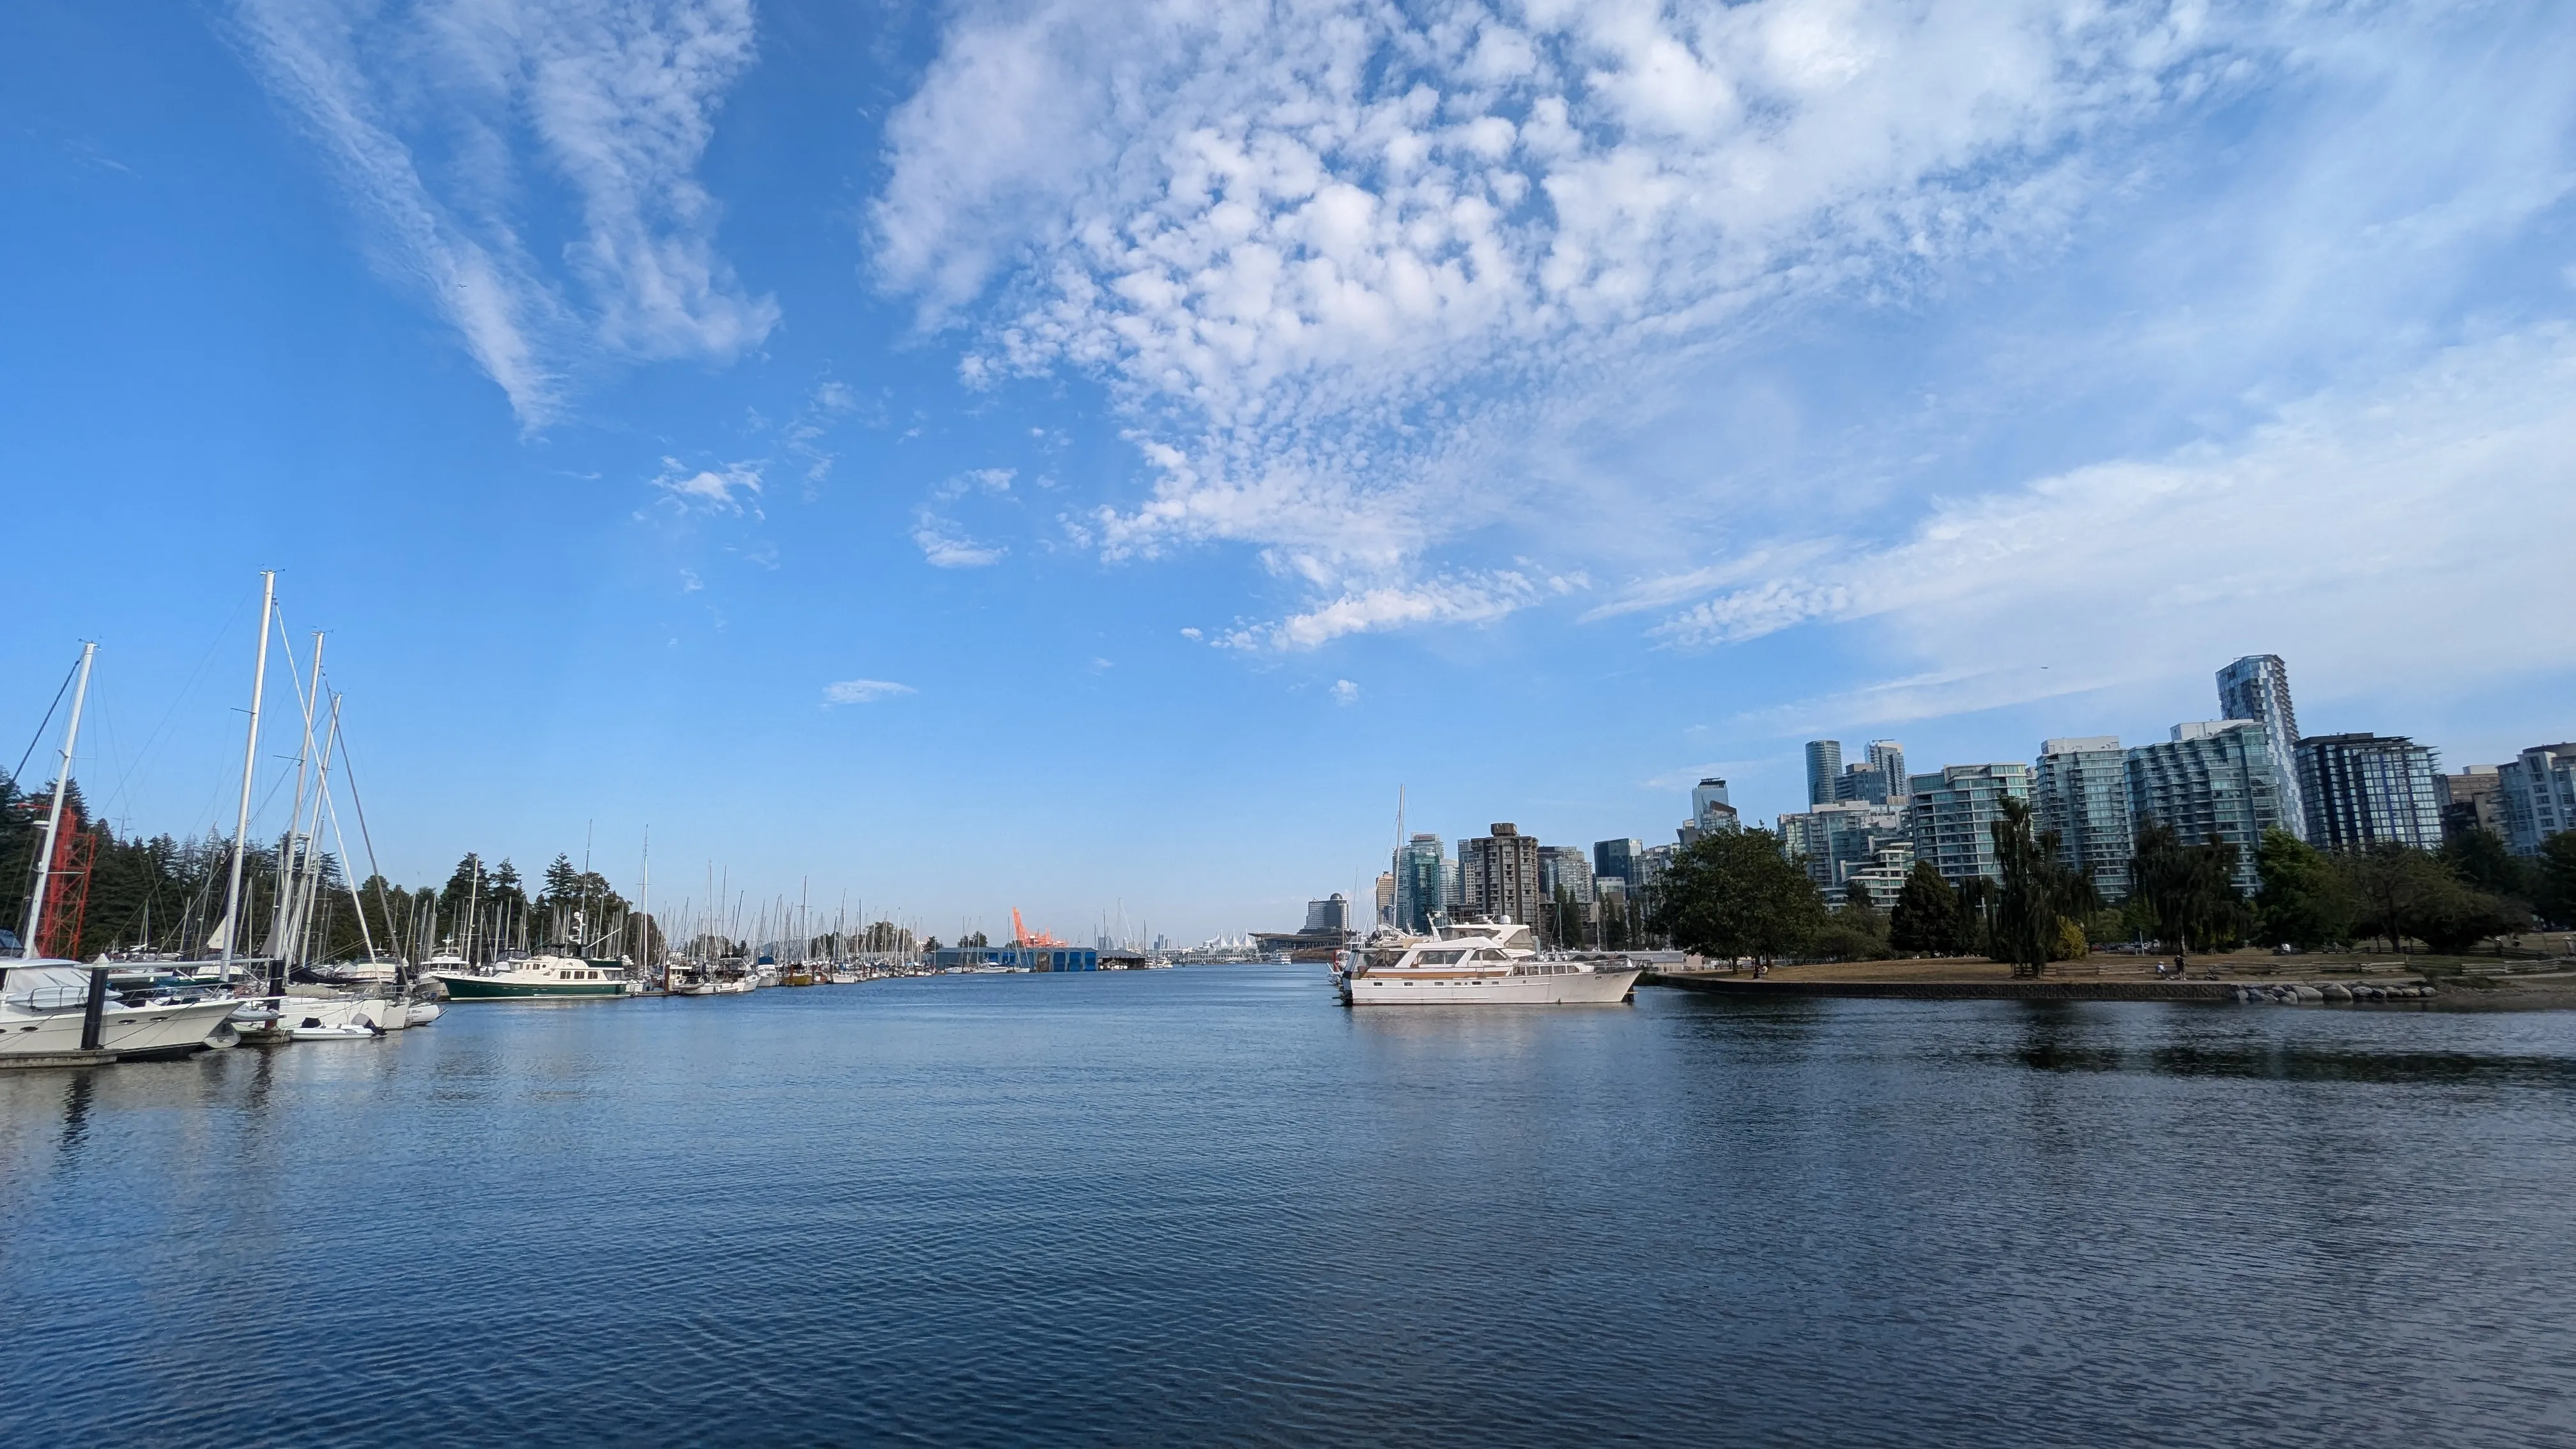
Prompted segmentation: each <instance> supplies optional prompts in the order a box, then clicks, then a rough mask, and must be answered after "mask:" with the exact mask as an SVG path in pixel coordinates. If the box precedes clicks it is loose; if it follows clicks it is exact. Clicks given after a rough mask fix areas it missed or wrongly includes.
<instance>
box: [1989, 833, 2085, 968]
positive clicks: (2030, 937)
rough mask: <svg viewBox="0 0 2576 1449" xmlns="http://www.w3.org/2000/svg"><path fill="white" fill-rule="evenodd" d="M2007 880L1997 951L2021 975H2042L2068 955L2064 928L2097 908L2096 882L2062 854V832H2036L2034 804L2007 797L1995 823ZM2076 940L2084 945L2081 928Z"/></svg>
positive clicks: (1998, 914) (1997, 920) (2000, 889)
mask: <svg viewBox="0 0 2576 1449" xmlns="http://www.w3.org/2000/svg"><path fill="white" fill-rule="evenodd" d="M1990 828H1991V830H1992V832H1993V835H1994V842H1995V864H1996V868H1997V871H1998V873H1999V874H2000V875H2001V877H2002V879H2001V880H1999V881H1998V882H1996V886H1995V891H1994V907H1995V910H1994V933H1993V935H1994V951H1993V954H1994V956H1995V958H1996V959H1998V960H2002V961H2010V962H2011V963H2012V967H2013V974H2014V975H2016V976H2038V975H2041V974H2043V973H2044V972H2046V971H2047V969H2048V963H2049V961H2050V959H2051V958H2052V957H2056V956H2059V955H2062V954H2065V950H2066V946H2067V941H2066V939H2065V936H2064V933H2063V932H2062V931H2061V929H2060V927H2061V926H2063V925H2065V924H2068V919H2067V918H2068V917H2070V916H2081V915H2082V914H2083V913H2084V912H2086V911H2089V910H2091V909H2092V908H2093V906H2094V904H2095V901H2094V897H2093V883H2092V881H2091V880H2090V879H2089V878H2087V877H2086V876H2084V875H2082V874H2080V873H2078V872H2075V871H2070V870H2068V869H2067V868H2066V867H2065V866H2064V865H2063V864H2061V863H2060V862H2059V860H2058V858H2057V848H2058V838H2057V832H2055V831H2053V830H2050V831H2038V832H2034V830H2033V828H2032V824H2031V813H2030V803H2029V802H2028V801H2025V800H2014V799H2009V798H2008V799H2006V800H2005V801H2004V802H2003V813H2002V814H2001V815H2000V816H1999V817H1998V818H1997V819H1996V820H1995V821H1994V822H1993V824H1992V826H1991V827H1990ZM2075 940H2076V944H2078V945H2079V946H2080V945H2081V943H2082V940H2083V936H2082V933H2081V930H2080V928H2079V930H2078V933H2077V935H2076V938H2075Z"/></svg>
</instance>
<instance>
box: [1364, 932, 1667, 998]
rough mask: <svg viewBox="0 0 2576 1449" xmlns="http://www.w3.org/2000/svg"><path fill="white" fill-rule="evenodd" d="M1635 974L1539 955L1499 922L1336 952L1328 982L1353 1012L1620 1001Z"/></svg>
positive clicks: (1526, 938)
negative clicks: (1368, 1008) (1362, 1008)
mask: <svg viewBox="0 0 2576 1449" xmlns="http://www.w3.org/2000/svg"><path fill="white" fill-rule="evenodd" d="M1642 974H1643V973H1642V972H1640V971H1639V970H1638V969H1637V968H1636V967H1633V966H1628V965H1624V964H1621V965H1611V964H1608V963H1604V962H1593V961H1574V960H1568V959H1566V958H1563V957H1558V956H1547V955H1542V954H1540V953H1539V951H1538V949H1537V942H1536V940H1535V938H1533V937H1532V935H1531V934H1530V928H1529V927H1527V926H1518V925H1514V924H1512V923H1511V922H1509V921H1504V922H1500V923H1497V924H1475V925H1464V926H1452V927H1450V928H1449V929H1447V930H1445V931H1443V932H1441V933H1440V934H1439V935H1437V936H1434V937H1432V938H1431V939H1429V940H1417V941H1410V942H1405V943H1400V944H1399V945H1396V946H1377V947H1375V948H1363V949H1361V950H1358V951H1349V952H1344V953H1343V956H1342V960H1341V961H1340V962H1339V963H1338V964H1337V967H1336V970H1335V972H1334V977H1335V984H1336V985H1337V986H1338V987H1339V988H1340V991H1341V994H1342V1000H1344V1001H1345V1002H1348V1003H1349V1004H1351V1005H1353V1006H1469V1005H1477V1006H1485V1005H1491V1006H1565V1005H1574V1004H1582V1003H1591V1004H1608V1003H1613V1002H1620V1001H1625V1000H1627V999H1628V993H1630V992H1631V991H1634V990H1635V989H1636V986H1637V978H1638V977H1639V976H1640V975H1642Z"/></svg>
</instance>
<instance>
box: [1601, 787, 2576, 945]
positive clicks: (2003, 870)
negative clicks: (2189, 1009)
mask: <svg viewBox="0 0 2576 1449" xmlns="http://www.w3.org/2000/svg"><path fill="white" fill-rule="evenodd" d="M1990 839H1991V841H1992V844H1993V848H1994V862H1995V870H1994V873H1993V874H1992V875H1991V876H1985V875H1978V876H1969V877H1967V878H1965V879H1962V880H1959V881H1956V882H1953V881H1951V880H1948V879H1946V878H1945V877H1943V875H1942V874H1941V872H1940V871H1939V870H1938V869H1937V868H1935V867H1934V866H1933V864H1932V863H1931V862H1929V861H1917V862H1916V863H1915V865H1914V869H1913V871H1912V873H1911V874H1910V875H1909V876H1908V877H1907V878H1906V881H1905V885H1904V887H1903V889H1902V891H1901V892H1900V893H1899V895H1898V898H1897V901H1896V903H1895V906H1894V908H1893V909H1892V910H1889V911H1886V912H1881V911H1879V910H1878V909H1877V908H1876V907H1875V905H1874V904H1873V903H1872V902H1871V901H1870V899H1869V897H1868V895H1867V894H1866V892H1864V891H1863V890H1862V889H1861V888H1860V886H1859V884H1858V883H1857V882H1855V883H1854V884H1853V885H1852V887H1851V888H1850V891H1849V896H1848V899H1847V900H1846V901H1845V903H1844V905H1843V908H1842V909H1841V910H1840V911H1832V912H1829V911H1828V910H1827V909H1826V902H1825V897H1824V893H1823V892H1822V891H1820V890H1819V889H1817V887H1816V884H1815V882H1814V881H1813V880H1812V879H1811V878H1810V877H1809V876H1808V874H1807V870H1806V864H1805V861H1804V860H1803V858H1802V857H1799V856H1797V855H1794V854H1792V853H1791V852H1790V851H1788V850H1787V849H1786V848H1785V847H1784V845H1783V843H1782V841H1781V838H1780V837H1779V836H1778V835H1777V834H1776V833H1774V832H1772V831H1769V830H1763V829H1758V828H1744V829H1736V830H1720V831H1712V832H1709V833H1707V834H1704V835H1702V836H1701V837H1700V838H1699V840H1698V841H1696V842H1694V843H1693V844H1691V845H1689V846H1686V847H1684V848H1683V849H1682V850H1681V851H1680V852H1679V853H1678V854H1677V855H1676V857H1675V858H1674V861H1673V864H1672V867H1671V868H1670V869H1669V870H1667V871H1666V872H1665V873H1664V875H1663V876H1662V877H1661V878H1660V879H1659V880H1657V881H1656V882H1655V885H1654V888H1653V890H1652V892H1651V893H1650V899H1649V902H1648V906H1647V911H1646V917H1647V925H1648V927H1649V928H1650V929H1651V930H1652V931H1653V932H1655V933H1658V934H1661V935H1663V936H1664V937H1666V938H1668V939H1669V940H1670V941H1671V942H1672V944H1673V945H1674V946H1675V947H1677V948H1679V949H1682V950H1687V951H1691V952H1694V953H1696V954H1699V955H1703V956H1713V957H1724V958H1726V959H1729V960H1737V959H1750V960H1752V961H1754V962H1756V963H1757V964H1761V965H1769V964H1771V963H1773V962H1777V961H1779V960H1783V959H1789V958H1801V959H1822V960H1842V961H1859V960H1875V959H1880V958H1883V957H1887V956H1983V957H1986V958H1987V959H1989V960H1995V961H2004V962H2009V963H2011V965H2012V966H2013V968H2014V970H2015V972H2016V974H2021V975H2039V974H2041V973H2042V972H2044V971H2045V970H2046V969H2047V966H2048V963H2049V962H2051V961H2062V960H2070V959H2074V958H2076V957H2080V956H2083V955H2085V954H2086V953H2087V952H2088V951H2089V950H2090V949H2091V948H2092V946H2093V945H2095V944H2098V943H2103V942H2108V941H2113V940H2131V941H2139V942H2148V941H2152V942H2155V943H2157V944H2158V945H2159V946H2161V947H2162V948H2164V949H2166V950H2170V951H2173V952H2176V953H2177V954H2181V953H2188V952H2208V951H2224V950H2231V949H2234V948H2236V947H2239V946H2243V945H2246V944H2249V943H2251V944H2259V945H2266V946H2289V947H2294V948H2296V949H2300V950H2310V951H2314V950H2329V949H2336V948H2342V947H2350V946H2354V945H2358V944H2360V943H2361V942H2364V941H2371V940H2375V941H2378V942H2380V943H2382V944H2384V945H2385V946H2386V947H2387V949H2389V950H2391V951H2401V950H2404V949H2407V947H2408V945H2409V943H2414V944H2418V945H2421V946H2422V947H2424V948H2425V949H2427V950H2429V951H2433V952H2436V953H2441V954H2458V953H2463V952H2467V951H2469V950H2472V949H2474V948H2476V947H2477V946H2478V945H2479V944H2480V943H2482V942H2485V941H2488V940H2491V939H2495V938H2500V937H2506V936H2511V935H2514V934H2516V933H2519V932H2522V931H2526V930H2530V929H2533V928H2534V927H2535V926H2537V925H2541V924H2544V923H2547V924H2555V925H2561V926H2570V925H2576V833H2570V834H2564V835H2558V836H2553V837H2551V839H2550V840H2549V841H2548V842H2547V843H2546V845H2545V847H2544V848H2543V850H2542V851H2541V853H2540V855H2539V857H2538V858H2537V859H2533V860H2525V859H2522V858H2519V857H2516V856H2514V855H2512V854H2510V853H2509V852H2508V851H2507V850H2506V849H2505V847H2504V843H2503V842H2502V841H2501V840H2499V839H2497V837H2496V836H2495V835H2494V833H2493V832H2490V831H2484V830H2472V831H2468V832H2465V833H2463V834H2461V835H2459V836H2457V837H2455V838H2453V839H2452V840H2450V841H2448V842H2446V843H2445V844H2444V845H2443V846H2442V848H2441V849H2440V850H2438V851H2428V850H2422V849H2417V848H2413V847H2408V846H2400V845H2380V846H2373V847H2370V848H2368V849H2363V850H2354V851H2324V850H2319V849H2317V848H2316V847H2314V846H2311V845H2308V844H2306V843H2305V842H2303V841H2301V840H2299V839H2298V838H2297V837H2295V836H2293V835H2291V834H2289V833H2288V832H2287V831H2282V830H2274V831H2271V832H2268V833H2267V834H2266V835H2265V836H2264V838H2263V841H2262V843H2261V845H2260V847H2259V848H2258V849H2257V851H2256V855H2255V862H2254V864H2255V873H2256V876H2257V878H2258V881H2259V886H2258V888H2257V889H2256V890H2255V891H2254V892H2253V893H2252V894H2250V895H2249V894H2247V893H2246V892H2244V891H2242V890H2241V889H2240V888H2239V886H2238V884H2237V879H2238V876H2239V874H2240V865H2241V861H2240V859H2239V853H2238V849H2237V847H2236V846H2234V845H2231V844H2228V843H2226V842H2224V841H2219V840H2214V839H2213V840H2206V841H2202V842H2200V843H2198V844H2193V843H2190V842H2187V841H2185V840H2183V839H2182V838H2181V837H2180V836H2179V835H2178V834H2177V833H2176V832H2175V831H2174V830H2173V829H2172V828H2171V827H2170V826H2167V825H2164V824H2161V823H2159V822H2156V821H2152V820H2151V821H2148V822H2146V823H2145V824H2144V825H2142V826H2141V827H2140V829H2139V830H2138V833H2137V836H2136V838H2135V840H2134V842H2133V847H2132V850H2131V853H2130V858H2129V880H2130V890H2129V893H2128V895H2127V897H2126V899H2124V900H2122V901H2119V902H2116V903H2112V902H2106V901H2104V900H2103V899H2102V897H2101V895H2100V893H2099V891H2098V890H2097V888H2096V887H2095V885H2094V882H2093V880H2092V879H2091V877H2090V875H2089V874H2087V873H2086V872H2084V871H2082V870H2078V869H2075V868H2073V867H2070V866H2068V865H2066V864H2065V863H2064V860H2063V857H2062V853H2061V844H2060V841H2059V839H2058V837H2057V833H2056V832H2054V831H2048V830H2041V829H2039V828H2038V827H2037V823H2036V821H2035V820H2034V818H2033V816H2032V813H2031V810H2030V807H2029V805H2028V804H2027V803H2026V802H2023V801H2020V800H2007V801H2005V802H2004V804H2003V808H2002V812H2001V814H2000V816H1999V818H1997V819H1996V820H1994V821H1993V822H1992V823H1991V826H1990Z"/></svg>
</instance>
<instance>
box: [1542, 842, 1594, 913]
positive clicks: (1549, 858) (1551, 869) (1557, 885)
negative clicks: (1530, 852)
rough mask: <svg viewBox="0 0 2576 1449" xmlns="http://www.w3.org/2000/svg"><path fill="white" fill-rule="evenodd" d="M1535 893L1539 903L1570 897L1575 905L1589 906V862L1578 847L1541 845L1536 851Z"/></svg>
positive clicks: (1590, 862) (1590, 876)
mask: <svg viewBox="0 0 2576 1449" xmlns="http://www.w3.org/2000/svg"><path fill="white" fill-rule="evenodd" d="M1538 890H1539V896H1540V898H1541V899H1543V900H1550V901H1552V900H1555V899H1556V898H1557V897H1559V896H1564V895H1570V896H1572V897H1573V898H1574V899H1575V901H1576V902H1577V903H1578V904H1581V905H1587V906H1588V905H1590V904H1592V861H1591V859H1590V858H1589V857H1588V856H1586V855H1585V854H1584V850H1583V847H1582V846H1580V845H1542V846H1540V847H1539V848H1538Z"/></svg>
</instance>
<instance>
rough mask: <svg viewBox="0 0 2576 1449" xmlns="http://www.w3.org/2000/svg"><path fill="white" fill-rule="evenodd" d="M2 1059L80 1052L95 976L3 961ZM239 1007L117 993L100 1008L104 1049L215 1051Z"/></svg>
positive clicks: (71, 968)
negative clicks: (211, 1047) (215, 1039)
mask: <svg viewBox="0 0 2576 1449" xmlns="http://www.w3.org/2000/svg"><path fill="white" fill-rule="evenodd" d="M0 969H5V971H6V975H5V977H0V1058H7V1057H44V1056H59V1055H64V1054H68V1053H72V1052H77V1051H79V1050H81V1041H82V1036H83V1027H84V1026H85V1024H86V1021H87V1018H88V1015H89V994H90V987H89V973H90V969H91V968H89V967H87V966H84V965H82V964H80V963H79V962H77V961H59V960H41V959H40V960H33V961H29V960H23V959H7V960H0ZM239 1004H240V1003H239V1002H236V1001H235V1000H233V999H232V998H231V997H230V996H226V995H223V994H221V993H209V994H206V995H194V994H191V993H186V992H182V993H177V994H172V995H153V996H142V997H136V996H131V995H128V996H116V995H110V996H108V997H107V998H106V1000H105V1002H104V1003H102V1005H101V1007H100V1010H99V1023H98V1025H99V1030H98V1049H99V1050H101V1051H109V1052H114V1053H116V1054H117V1055H118V1056H119V1057H145V1056H183V1055H186V1054H187V1053H189V1052H193V1051H196V1050H198V1049H200V1048H202V1047H206V1046H209V1045H212V1042H211V1041H210V1038H212V1037H213V1036H214V1035H215V1034H216V1033H217V1032H220V1031H222V1030H223V1027H224V1022H225V1019H226V1018H228V1017H230V1016H231V1015H232V1014H233V1008H234V1007H236V1006H238V1005H239Z"/></svg>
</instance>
